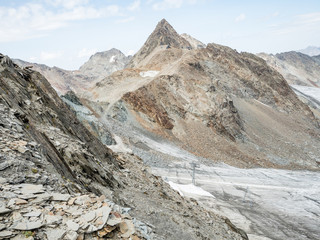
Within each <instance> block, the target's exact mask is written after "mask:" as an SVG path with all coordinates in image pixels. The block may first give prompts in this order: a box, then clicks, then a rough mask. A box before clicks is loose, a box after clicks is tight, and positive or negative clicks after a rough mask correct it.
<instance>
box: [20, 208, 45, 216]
mask: <svg viewBox="0 0 320 240" xmlns="http://www.w3.org/2000/svg"><path fill="white" fill-rule="evenodd" d="M41 213H42V212H41V211H39V210H37V211H32V212H29V213H26V214H24V215H23V216H24V217H39V216H40V215H41Z"/></svg>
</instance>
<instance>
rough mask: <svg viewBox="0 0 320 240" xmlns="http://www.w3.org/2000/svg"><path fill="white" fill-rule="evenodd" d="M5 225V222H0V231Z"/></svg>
mask: <svg viewBox="0 0 320 240" xmlns="http://www.w3.org/2000/svg"><path fill="white" fill-rule="evenodd" d="M6 227H7V226H6V225H5V224H2V223H0V231H2V230H3V229H5V228H6Z"/></svg>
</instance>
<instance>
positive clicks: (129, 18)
mask: <svg viewBox="0 0 320 240" xmlns="http://www.w3.org/2000/svg"><path fill="white" fill-rule="evenodd" d="M134 19H135V17H128V18H124V19H120V20H117V21H116V23H127V22H132V21H134Z"/></svg>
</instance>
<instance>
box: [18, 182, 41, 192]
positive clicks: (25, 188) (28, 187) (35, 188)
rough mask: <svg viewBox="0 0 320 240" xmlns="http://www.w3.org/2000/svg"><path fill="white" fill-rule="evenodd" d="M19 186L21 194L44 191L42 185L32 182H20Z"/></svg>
mask: <svg viewBox="0 0 320 240" xmlns="http://www.w3.org/2000/svg"><path fill="white" fill-rule="evenodd" d="M19 187H20V188H21V189H20V191H21V193H22V194H23V195H26V194H36V193H44V192H45V191H44V188H43V186H42V185H41V184H40V185H34V184H20V185H19Z"/></svg>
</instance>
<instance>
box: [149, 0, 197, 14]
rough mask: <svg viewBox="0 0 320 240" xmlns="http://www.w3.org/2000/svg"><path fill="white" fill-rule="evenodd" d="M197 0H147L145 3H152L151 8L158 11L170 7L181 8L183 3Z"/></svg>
mask: <svg viewBox="0 0 320 240" xmlns="http://www.w3.org/2000/svg"><path fill="white" fill-rule="evenodd" d="M198 1H199V0H161V1H157V2H155V1H154V0H148V1H147V4H151V3H153V5H152V8H153V10H156V11H159V10H166V9H170V8H181V7H182V6H183V5H184V4H196V3H197V2H198ZM154 2H155V3H154Z"/></svg>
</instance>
